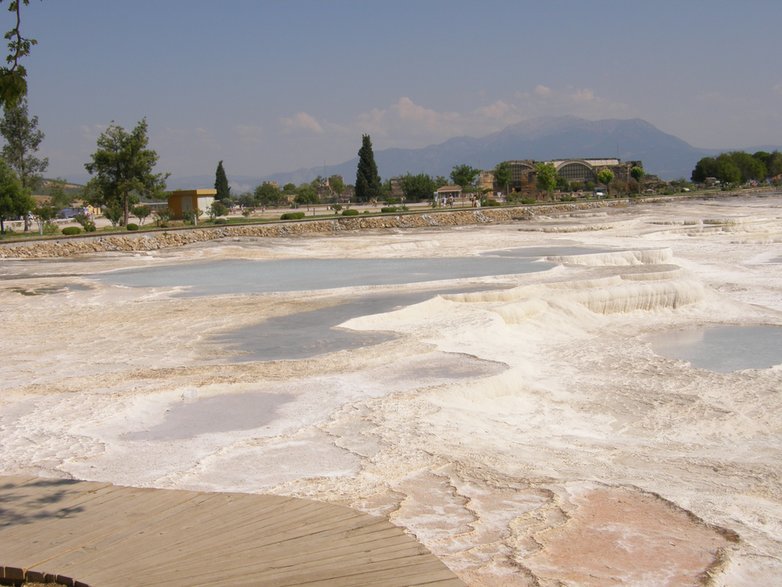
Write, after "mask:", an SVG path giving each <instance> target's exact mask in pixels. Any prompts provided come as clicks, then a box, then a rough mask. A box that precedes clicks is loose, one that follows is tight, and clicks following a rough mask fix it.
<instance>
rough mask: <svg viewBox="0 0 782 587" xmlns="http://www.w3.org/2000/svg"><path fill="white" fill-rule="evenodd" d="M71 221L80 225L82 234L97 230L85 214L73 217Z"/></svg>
mask: <svg viewBox="0 0 782 587" xmlns="http://www.w3.org/2000/svg"><path fill="white" fill-rule="evenodd" d="M73 219H74V220H75V221H76V222H78V223H79V224H81V227H82V228H83V229H84V232H95V231H96V230H97V228H96V227H95V222H93V220H92V218H90V217H89V216H87V215H86V214H83V213H82V214H77V215H76V216H74V217H73Z"/></svg>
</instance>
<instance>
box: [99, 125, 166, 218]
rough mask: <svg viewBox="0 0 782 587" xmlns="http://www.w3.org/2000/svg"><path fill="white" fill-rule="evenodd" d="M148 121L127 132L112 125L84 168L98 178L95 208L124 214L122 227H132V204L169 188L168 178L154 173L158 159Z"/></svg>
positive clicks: (100, 138) (101, 137)
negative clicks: (150, 141) (150, 144)
mask: <svg viewBox="0 0 782 587" xmlns="http://www.w3.org/2000/svg"><path fill="white" fill-rule="evenodd" d="M147 141H148V139H147V119H146V118H144V119H142V120H141V121H140V122H139V123H138V124H137V125H136V127H135V128H134V129H133V130H132V131H131V132H129V133H128V132H127V131H126V130H125V129H124V128H122V127H121V126H119V125H117V124H115V123H114V122H112V123H111V124H110V125H109V128H107V129H106V130H105V131H104V132H103V133H102V134H101V135H100V136H99V137H98V142H97V146H98V149H97V151H95V153H93V154H92V161H91V162H90V163H86V164H85V165H84V168H85V169H86V170H87V171H88V172H89V173H90V175H93V174H94V175H95V177H94V178H92V179H91V180H90V182H91V183H92V184H93V188H94V192H93V194H94V199H93V204H96V205H105V206H115V207H117V208H119V209H120V210H122V223H123V224H127V223H128V217H129V216H130V208H131V204H133V203H135V202H137V201H138V198H139V197H140V196H144V195H146V196H152V195H154V194H157V193H159V192H161V191H163V190H164V189H165V187H166V178H167V177H168V174H165V175H164V174H160V173H153V172H152V170H153V169H154V167H155V165H156V164H157V161H158V155H157V153H156V152H155V151H153V150H152V149H149V148H148V147H147Z"/></svg>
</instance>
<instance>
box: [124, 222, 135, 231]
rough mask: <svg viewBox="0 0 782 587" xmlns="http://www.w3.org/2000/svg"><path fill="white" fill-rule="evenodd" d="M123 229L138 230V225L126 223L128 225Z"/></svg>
mask: <svg viewBox="0 0 782 587" xmlns="http://www.w3.org/2000/svg"><path fill="white" fill-rule="evenodd" d="M125 228H127V229H128V230H138V224H135V223H134V222H128V225H127V226H126V227H125Z"/></svg>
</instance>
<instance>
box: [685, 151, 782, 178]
mask: <svg viewBox="0 0 782 587" xmlns="http://www.w3.org/2000/svg"><path fill="white" fill-rule="evenodd" d="M780 173H782V153H780V152H779V151H774V152H773V153H768V152H766V151H758V152H757V153H755V154H753V155H750V154H749V153H744V152H743V151H731V152H729V153H721V154H720V155H718V156H717V157H703V158H702V159H701V160H700V161H698V163H696V164H695V168H694V169H693V170H692V176H691V179H692V181H694V182H696V183H703V182H705V181H706V178H708V177H713V178H715V179H717V180H719V181H720V182H721V183H722V184H735V183H746V182H748V181H752V180H757V181H762V180H765V179H767V178H770V177H774V176H777V175H779V174H780Z"/></svg>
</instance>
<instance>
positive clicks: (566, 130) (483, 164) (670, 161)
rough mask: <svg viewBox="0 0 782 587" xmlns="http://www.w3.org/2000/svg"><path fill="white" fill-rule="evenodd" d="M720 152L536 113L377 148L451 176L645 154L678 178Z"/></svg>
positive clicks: (387, 170) (630, 124)
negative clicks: (507, 164)
mask: <svg viewBox="0 0 782 587" xmlns="http://www.w3.org/2000/svg"><path fill="white" fill-rule="evenodd" d="M715 153H716V151H713V150H708V149H697V148H695V147H692V146H691V145H689V144H687V143H686V142H685V141H683V140H682V139H680V138H678V137H675V136H674V135H671V134H667V133H665V132H663V131H661V130H660V129H658V128H657V127H655V126H654V125H653V124H650V123H649V122H647V121H646V120H643V119H641V118H630V119H621V118H608V119H602V120H586V119H584V118H579V117H577V116H569V115H567V116H549V117H542V118H531V119H529V120H524V121H521V122H519V123H516V124H512V125H510V126H507V127H506V128H504V129H502V130H500V131H497V132H494V133H492V134H489V135H486V136H484V137H481V138H475V137H468V136H461V137H454V138H451V139H448V140H447V141H444V142H442V143H439V144H436V145H429V146H427V147H421V148H418V149H400V148H390V149H384V150H382V151H375V161H376V162H377V165H378V171H379V173H380V176H381V177H382V178H383V179H384V180H385V179H388V178H391V177H398V176H401V175H405V174H406V173H413V174H415V173H428V174H429V175H431V176H437V175H442V176H445V177H448V176H449V175H450V173H451V170H452V169H453V167H454V166H455V165H460V164H462V163H466V164H468V165H472V166H473V167H478V168H480V169H493V168H494V167H495V166H496V165H497V163H500V162H501V161H508V160H513V159H533V160H537V161H549V160H554V159H570V158H573V159H577V158H581V159H583V158H602V157H618V158H620V159H622V160H625V161H636V160H640V161H642V162H643V165H644V168H645V169H646V172H647V173H650V174H655V175H659V176H660V177H662V178H664V179H674V178H679V177H689V176H690V174H691V173H692V170H693V168H694V167H695V164H696V163H697V162H698V160H699V159H700V158H702V157H705V156H707V155H713V154H715ZM356 162H357V159H356V158H353V159H351V160H349V161H345V162H344V163H340V164H338V165H331V166H326V167H323V166H319V167H313V168H309V169H299V170H297V171H292V172H289V173H276V174H273V175H270V176H267V177H263V178H260V177H259V178H257V181H256V182H255V185H258V184H260V183H261V181H264V180H274V181H277V182H278V183H279V184H280V185H282V184H285V183H288V182H292V183H296V184H298V183H301V182H304V181H311V180H312V179H314V178H315V177H317V176H318V175H326V176H328V175H334V174H337V175H341V176H342V177H343V178H344V179H345V182H346V183H352V182H353V179H354V178H355V176H356ZM184 179H185V178H182V180H184ZM229 179H232V178H229ZM243 179H245V180H246V179H247V178H243ZM169 183H171V184H172V185H174V184H175V183H177V182H169ZM243 183H246V181H245V182H243ZM210 185H211V184H210Z"/></svg>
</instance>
